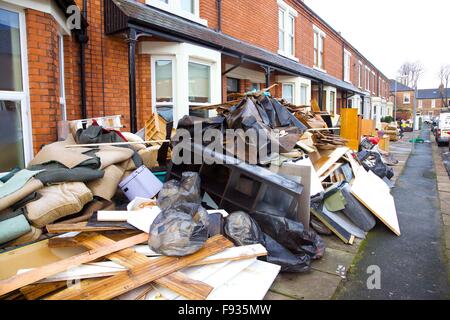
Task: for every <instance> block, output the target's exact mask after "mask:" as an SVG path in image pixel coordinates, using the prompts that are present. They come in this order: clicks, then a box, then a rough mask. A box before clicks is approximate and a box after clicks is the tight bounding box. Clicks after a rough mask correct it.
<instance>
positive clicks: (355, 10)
mask: <svg viewBox="0 0 450 320" xmlns="http://www.w3.org/2000/svg"><path fill="white" fill-rule="evenodd" d="M305 3H306V4H307V5H308V6H309V7H310V8H311V9H313V10H314V11H315V12H316V13H317V14H318V15H319V16H321V17H322V18H323V19H324V20H325V21H327V22H328V23H329V24H330V25H331V26H332V27H333V28H334V29H335V30H337V31H340V32H341V33H342V35H343V36H344V38H345V39H347V40H348V41H349V42H350V43H351V44H352V45H353V46H355V47H356V48H357V49H358V50H359V51H360V52H361V53H362V54H363V55H364V56H365V57H366V58H368V59H369V60H370V61H371V62H372V63H373V64H374V65H375V66H376V67H377V68H378V69H380V70H381V71H382V72H383V73H384V74H385V75H386V76H388V77H390V78H394V77H396V76H397V71H398V69H399V67H400V66H401V65H402V64H403V62H406V61H411V62H414V61H421V62H422V64H423V65H424V68H425V73H424V75H423V76H422V78H421V80H420V81H419V88H420V89H424V88H436V87H437V86H438V85H439V78H438V76H437V73H438V72H439V68H440V66H441V65H443V64H450V37H449V32H450V1H448V0H427V1H422V0H305Z"/></svg>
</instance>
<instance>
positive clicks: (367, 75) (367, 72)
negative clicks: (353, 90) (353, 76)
mask: <svg viewBox="0 0 450 320" xmlns="http://www.w3.org/2000/svg"><path fill="white" fill-rule="evenodd" d="M370 71H371V70H370V68H369V67H368V66H365V69H364V82H365V85H364V89H365V90H366V92H370V77H371V73H370Z"/></svg>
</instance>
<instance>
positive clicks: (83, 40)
mask: <svg viewBox="0 0 450 320" xmlns="http://www.w3.org/2000/svg"><path fill="white" fill-rule="evenodd" d="M82 14H83V18H84V19H85V21H87V0H84V1H83V12H82ZM77 40H78V42H79V43H80V91H81V118H82V119H86V118H87V107H86V44H87V43H88V41H89V37H88V35H87V26H83V27H82V29H81V30H80V31H79V32H78V34H77Z"/></svg>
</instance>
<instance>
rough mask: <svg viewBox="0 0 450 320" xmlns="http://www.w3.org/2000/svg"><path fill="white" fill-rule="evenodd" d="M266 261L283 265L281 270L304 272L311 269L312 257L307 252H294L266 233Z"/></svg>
mask: <svg viewBox="0 0 450 320" xmlns="http://www.w3.org/2000/svg"><path fill="white" fill-rule="evenodd" d="M264 246H265V247H266V250H267V257H266V259H265V260H266V261H267V262H269V263H273V264H276V265H279V266H281V272H286V273H302V272H308V271H309V270H311V257H310V256H309V255H308V254H306V253H299V254H293V253H292V252H290V251H289V250H288V249H286V248H285V247H283V246H282V245H281V244H279V243H278V242H276V241H275V240H274V239H272V238H271V237H270V236H269V235H267V234H264Z"/></svg>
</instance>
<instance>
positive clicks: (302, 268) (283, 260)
mask: <svg viewBox="0 0 450 320" xmlns="http://www.w3.org/2000/svg"><path fill="white" fill-rule="evenodd" d="M224 231H225V234H226V235H227V236H228V237H229V238H230V239H231V240H232V241H233V242H234V243H235V244H236V245H238V246H246V245H252V244H258V243H259V244H261V245H263V246H264V247H265V248H266V250H267V253H268V254H267V257H265V260H266V261H267V262H269V263H273V264H277V265H279V266H281V271H282V272H291V273H294V272H307V271H309V270H310V268H311V257H310V256H309V255H308V254H306V253H304V252H303V253H301V252H299V253H298V254H294V253H292V252H290V251H289V250H288V249H286V248H285V247H283V246H282V245H281V244H280V243H278V242H277V241H275V240H274V239H273V238H271V237H270V236H269V235H267V234H265V233H264V232H262V230H261V228H260V227H259V225H258V224H257V222H256V221H255V220H253V219H252V218H251V217H250V216H249V215H248V214H247V213H245V212H242V211H238V212H235V213H232V214H230V215H229V216H228V218H227V219H226V221H225V227H224Z"/></svg>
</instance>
